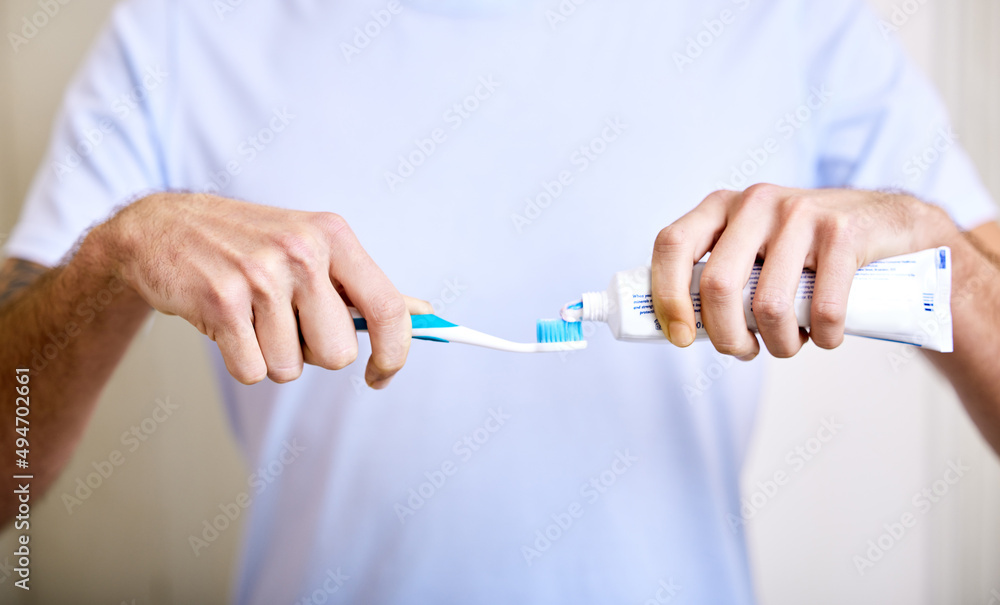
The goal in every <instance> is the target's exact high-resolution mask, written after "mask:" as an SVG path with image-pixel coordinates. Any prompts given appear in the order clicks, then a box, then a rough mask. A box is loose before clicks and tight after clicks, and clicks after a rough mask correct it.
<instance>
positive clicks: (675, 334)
mask: <svg viewBox="0 0 1000 605" xmlns="http://www.w3.org/2000/svg"><path fill="white" fill-rule="evenodd" d="M667 338H669V339H670V342H672V343H674V344H675V345H677V346H678V347H686V346H688V345H689V344H691V341H693V340H694V336H693V335H692V334H691V328H689V327H688V325H687V324H686V323H684V322H683V321H672V322H670V325H668V326H667Z"/></svg>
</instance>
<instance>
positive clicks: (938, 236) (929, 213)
mask: <svg viewBox="0 0 1000 605" xmlns="http://www.w3.org/2000/svg"><path fill="white" fill-rule="evenodd" d="M911 216H912V217H913V223H912V225H913V236H914V242H913V249H914V250H913V251H914V252H917V251H920V250H927V249H929V248H937V247H939V246H954V245H955V244H956V243H957V242H958V241H959V240H961V239H962V230H961V229H959V228H958V226H957V225H956V224H955V222H954V221H952V220H951V217H950V216H948V213H947V212H946V211H945V210H944V209H943V208H941V207H940V206H935V205H934V204H928V203H927V202H923V201H921V200H918V199H916V198H913V210H912V214H911Z"/></svg>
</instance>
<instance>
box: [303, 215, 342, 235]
mask: <svg viewBox="0 0 1000 605" xmlns="http://www.w3.org/2000/svg"><path fill="white" fill-rule="evenodd" d="M311 220H312V222H313V224H314V225H316V227H318V228H319V229H320V231H322V232H323V233H324V234H325V235H326V236H327V237H331V238H338V237H342V236H343V235H344V234H346V233H350V232H351V228H350V226H349V225H348V224H347V221H346V220H345V219H344V217H342V216H340V215H339V214H336V213H334V212H316V213H313V215H312V217H311Z"/></svg>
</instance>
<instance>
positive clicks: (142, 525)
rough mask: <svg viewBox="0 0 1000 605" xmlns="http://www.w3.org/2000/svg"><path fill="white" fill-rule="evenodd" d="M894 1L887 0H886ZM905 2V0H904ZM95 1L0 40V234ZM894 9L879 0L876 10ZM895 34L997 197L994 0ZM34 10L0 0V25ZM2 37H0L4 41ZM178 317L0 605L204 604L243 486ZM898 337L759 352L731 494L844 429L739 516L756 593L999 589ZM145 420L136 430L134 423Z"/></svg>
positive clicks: (98, 423) (986, 462)
mask: <svg viewBox="0 0 1000 605" xmlns="http://www.w3.org/2000/svg"><path fill="white" fill-rule="evenodd" d="M897 1H898V2H899V4H900V5H901V4H902V0H897ZM911 1H913V0H911ZM111 4H112V2H110V1H109V0H86V2H84V0H76V1H74V2H70V3H69V4H68V5H67V6H66V7H65V8H64V9H63V10H62V12H60V14H59V15H57V16H56V18H54V19H53V20H52V22H51V23H50V24H49V25H48V26H46V27H45V28H44V29H43V30H42V31H41V32H40V34H39V35H38V36H37V37H36V38H35V39H33V40H32V41H31V43H30V44H29V45H28V46H26V47H24V48H22V50H21V52H20V53H18V54H17V55H14V53H13V52H11V51H10V48H9V46H4V47H3V48H0V133H2V139H3V141H4V143H5V144H4V145H2V146H0V234H5V233H6V232H8V231H9V229H10V226H11V225H12V224H13V222H14V221H15V220H16V215H17V211H18V208H19V205H20V201H21V200H22V199H23V196H24V193H25V191H26V189H27V187H28V184H29V181H30V178H31V176H32V174H33V172H34V170H35V167H36V166H37V164H38V162H39V161H40V157H41V154H42V152H43V150H44V147H45V144H46V138H47V133H48V129H49V125H50V121H51V118H52V115H53V113H54V111H55V109H56V106H57V103H58V100H59V98H60V95H61V91H62V89H63V87H64V86H65V83H66V81H67V79H68V78H69V76H70V74H71V73H72V70H73V68H74V67H75V65H76V63H77V61H78V60H79V58H80V57H81V55H82V53H83V52H84V50H85V49H86V47H87V46H88V44H89V41H90V39H91V37H92V36H93V35H94V33H95V31H96V29H97V27H98V26H99V24H100V23H101V21H102V20H103V19H104V17H105V16H106V14H107V12H108V10H109V8H110V6H111ZM893 4H894V2H892V1H890V0H879V1H878V2H876V5H877V6H878V7H879V8H880V9H881V10H885V11H890V10H891V9H892V7H893ZM918 4H920V5H921V6H922V8H921V9H920V11H919V12H918V13H917V15H916V16H914V17H913V18H912V19H911V20H910V22H909V23H907V25H906V26H905V27H904V28H903V29H902V31H901V32H900V35H901V36H902V37H903V39H904V41H905V42H906V43H907V44H908V46H909V47H910V49H911V51H912V53H913V54H914V56H915V57H917V59H918V60H919V61H920V62H921V64H923V65H924V66H926V68H927V70H928V71H929V73H932V74H933V75H934V77H935V78H936V80H937V81H938V82H939V84H940V85H941V86H942V87H943V90H944V93H945V96H946V98H947V100H948V102H949V103H950V105H951V107H952V111H953V112H954V113H955V115H956V116H957V123H958V130H959V133H960V135H961V138H962V141H963V143H964V144H965V145H966V146H967V148H968V149H970V151H971V152H972V153H973V156H974V159H975V160H976V161H977V163H978V165H979V166H980V169H981V170H984V171H985V174H986V175H987V180H988V182H989V183H990V185H991V187H992V189H993V191H994V193H1000V173H998V172H996V171H989V170H988V168H990V167H991V166H997V165H1000V157H998V156H1000V149H998V145H1000V94H998V85H997V76H998V75H1000V41H998V38H997V37H996V36H995V32H996V31H1000V5H998V4H997V3H996V2H995V0H947V2H945V0H926V1H925V2H923V3H918ZM35 10H37V9H36V6H35V2H34V1H33V0H0V32H3V33H4V34H6V32H8V31H10V30H12V29H13V27H14V25H15V24H16V23H17V22H19V21H20V19H21V18H22V17H24V16H26V15H30V14H32V13H33V12H34V11H35ZM4 42H5V41H4ZM199 342H200V341H199V337H198V335H197V333H196V331H195V330H193V329H191V328H190V327H189V326H187V325H186V324H184V322H182V321H179V320H177V319H175V318H167V317H163V316H158V317H156V318H155V321H154V322H153V324H152V326H151V327H150V329H149V331H148V332H145V333H144V334H143V335H142V336H141V337H140V338H139V339H138V341H137V342H136V344H135V345H134V347H133V348H132V350H131V352H130V354H129V356H128V358H127V360H126V362H125V363H124V364H123V365H122V367H121V368H119V371H118V372H117V373H116V375H115V377H114V379H113V381H112V384H111V386H110V387H109V388H108V390H107V392H106V394H105V396H104V397H103V399H102V401H101V404H100V406H99V408H98V411H97V413H96V415H95V417H94V419H93V421H92V423H91V428H90V430H89V431H88V433H87V436H86V438H85V440H84V443H83V444H82V445H81V447H80V449H79V451H78V452H77V455H76V457H75V458H74V460H73V462H72V464H71V465H70V467H69V468H68V469H67V470H66V472H65V474H64V476H63V477H62V479H61V480H60V481H59V483H58V484H57V485H56V486H55V487H54V488H53V490H52V493H51V494H50V496H49V497H48V498H47V499H46V500H45V501H44V502H42V503H40V504H37V505H36V507H35V508H33V515H32V525H33V532H32V539H33V542H32V544H33V547H34V548H33V559H32V561H33V563H32V567H33V570H34V574H33V580H32V582H33V590H32V591H31V593H30V595H29V594H26V593H23V592H22V591H19V590H13V589H12V583H13V580H12V579H11V578H8V577H6V576H5V574H4V572H3V566H4V563H5V559H4V557H6V556H7V553H10V552H11V550H13V543H12V538H13V536H12V535H11V533H10V532H7V533H6V534H3V535H0V600H2V601H3V602H4V603H15V604H17V603H55V602H72V603H121V602H123V601H124V602H128V603H132V602H133V601H134V602H135V603H137V604H141V603H214V602H224V601H225V600H226V598H227V596H228V594H229V586H230V584H231V574H232V570H233V565H234V557H235V554H236V551H237V547H238V541H239V535H238V534H239V529H238V528H237V527H233V528H230V529H229V530H227V531H226V532H224V533H223V535H222V536H221V537H220V538H219V540H218V541H217V542H215V543H213V544H212V545H211V547H210V548H209V549H208V550H206V551H204V552H203V553H202V554H201V556H199V557H197V558H196V557H194V556H193V554H192V552H191V550H190V548H189V547H188V544H187V540H186V537H187V536H188V535H189V534H191V533H193V532H195V531H197V529H198V527H199V525H200V524H201V522H202V521H203V520H204V519H206V518H209V517H210V516H212V515H214V514H215V513H216V512H217V509H216V507H217V506H218V505H219V504H220V503H224V502H230V501H232V500H233V499H234V498H235V496H236V495H237V494H238V493H239V492H241V491H242V490H243V489H244V488H245V484H246V474H247V471H246V469H244V468H243V466H242V465H241V463H240V460H239V458H238V456H237V454H236V452H235V449H234V447H233V444H232V439H231V437H230V435H229V433H228V431H227V429H226V427H225V423H224V419H223V416H222V411H221V407H220V405H219V401H218V392H217V389H216V388H215V386H214V385H213V384H212V382H211V380H210V377H209V373H208V370H207V367H206V357H205V355H204V351H203V350H202V349H201V347H200V346H199ZM900 353H901V351H900V350H899V349H886V348H885V346H884V345H878V344H872V343H866V342H860V341H851V342H850V344H849V345H848V346H847V347H845V348H844V349H842V350H840V351H837V352H834V353H825V352H819V351H816V350H811V351H809V352H808V353H807V354H806V355H803V356H802V357H800V358H798V359H795V360H791V361H787V362H781V363H777V362H772V363H771V372H770V376H769V381H768V387H767V388H768V391H767V397H766V399H765V401H766V403H765V405H764V408H763V410H762V412H761V417H760V420H759V427H758V428H759V430H758V432H757V436H756V439H755V443H754V446H753V449H752V454H751V459H750V461H749V464H748V467H747V469H746V472H745V477H744V483H745V491H746V492H747V494H751V493H752V492H753V491H754V490H755V489H757V488H756V487H755V484H756V482H757V481H761V480H764V479H766V478H767V477H769V476H771V475H773V473H774V472H775V471H776V470H781V469H783V468H784V467H785V466H786V462H785V460H784V457H785V453H786V452H787V451H788V450H789V449H790V448H792V447H794V446H795V445H798V444H802V443H804V442H805V441H806V440H807V439H808V438H809V437H810V436H811V435H813V434H815V432H816V430H817V429H818V428H819V426H820V425H821V422H822V419H823V418H825V417H830V416H832V417H834V418H835V419H836V421H837V422H838V423H840V424H842V425H843V426H844V429H843V431H842V432H840V433H839V434H838V435H837V437H836V438H835V439H833V440H831V441H830V442H829V443H828V444H826V445H825V446H824V449H823V450H822V451H821V452H820V453H819V454H817V456H816V457H815V458H814V460H812V461H810V463H809V464H807V465H806V466H805V467H803V469H802V470H801V472H798V473H796V474H795V475H794V477H793V479H794V480H793V481H792V482H791V483H789V484H788V485H787V486H785V487H783V488H782V490H781V491H780V492H779V493H778V494H777V495H776V496H775V497H774V498H773V499H771V500H770V501H769V502H768V503H767V505H766V506H765V507H763V508H762V509H761V511H760V513H759V514H758V515H757V516H756V517H755V518H754V519H752V520H751V521H750V523H749V524H748V527H747V531H748V533H749V536H750V538H751V552H752V556H753V564H754V568H755V575H756V578H757V583H758V591H759V593H760V596H761V600H762V602H763V603H773V604H785V603H787V604H789V605H792V604H798V603H803V602H813V603H831V604H832V603H846V602H850V603H902V602H906V603H944V602H949V603H976V604H978V603H983V604H985V603H987V602H988V601H989V591H990V590H991V589H992V588H998V589H1000V512H998V511H1000V487H998V486H1000V467H998V465H997V462H996V458H995V457H994V456H992V454H989V453H988V452H987V451H986V450H985V448H984V447H983V445H982V442H981V440H980V439H979V438H978V436H977V435H976V434H975V432H974V430H973V429H972V428H971V427H970V426H969V424H968V422H967V420H966V419H965V417H964V415H963V414H962V413H961V411H960V408H959V406H958V404H957V403H956V402H955V401H954V399H953V396H952V395H951V394H950V392H949V389H948V388H947V386H946V385H943V384H942V383H941V381H940V380H938V379H936V378H935V377H934V376H933V374H932V372H931V370H930V369H929V368H928V367H927V366H926V365H925V364H923V363H922V362H920V361H915V362H913V363H908V364H905V366H904V367H902V368H901V369H900V370H899V371H896V370H894V369H893V367H892V363H891V362H892V358H891V357H890V355H892V354H900ZM166 398H169V399H170V402H171V403H174V404H177V405H178V407H179V409H178V410H177V411H176V412H175V413H174V414H173V415H172V416H171V417H170V418H169V419H168V420H167V421H166V422H164V423H162V424H160V425H157V429H156V431H155V433H153V434H152V435H151V436H150V438H149V440H148V441H146V442H145V443H143V444H142V446H141V447H140V448H139V449H138V450H136V451H135V452H127V451H126V450H127V448H126V447H125V446H124V445H123V444H122V443H121V441H120V436H121V434H122V432H123V431H126V430H128V429H129V427H131V426H133V425H137V424H140V423H141V422H142V421H143V419H146V418H148V417H149V416H150V414H151V413H152V410H153V408H154V407H155V405H156V403H155V402H156V400H157V399H161V400H163V399H166ZM147 425H148V423H147ZM114 449H118V450H122V451H124V452H125V454H124V455H125V458H126V463H125V464H124V465H123V466H121V467H119V468H117V469H116V470H115V472H114V474H113V475H112V476H111V477H110V478H108V479H107V480H105V481H104V482H103V484H102V485H101V486H100V487H99V488H98V489H97V490H95V492H94V494H93V495H92V496H91V497H90V498H88V499H87V500H86V501H84V502H82V504H81V505H80V506H79V507H78V508H76V509H74V511H73V513H72V514H68V513H67V510H66V507H65V506H64V504H63V502H62V501H61V495H62V494H64V493H70V494H72V492H73V491H74V489H75V487H76V485H75V484H76V480H77V478H82V477H85V476H86V475H87V474H88V473H89V472H91V471H92V470H93V469H92V464H93V463H99V462H100V461H102V460H105V459H107V457H108V454H109V452H111V451H112V450H114ZM956 457H961V458H962V460H963V461H964V462H966V463H967V464H969V465H970V466H971V467H972V468H973V470H972V471H971V472H970V474H969V475H968V476H967V477H966V478H964V479H963V480H962V482H961V483H960V484H959V485H958V486H956V488H955V489H954V490H953V491H952V492H951V493H949V495H948V496H947V498H945V499H942V502H941V503H940V505H936V506H935V507H934V508H933V509H932V511H931V512H930V513H928V514H927V515H926V516H924V517H922V518H921V520H920V523H919V524H918V525H917V526H916V527H915V528H914V529H913V530H912V532H910V533H908V534H907V535H906V537H905V538H904V539H903V540H901V541H900V543H899V544H898V545H897V546H895V547H893V549H892V551H890V552H889V553H887V555H886V557H885V558H884V560H883V561H881V562H880V563H879V564H878V565H877V566H876V567H875V568H874V569H873V570H871V572H870V573H867V574H866V575H865V576H864V577H860V576H859V575H858V573H857V572H856V571H855V569H854V565H853V564H852V560H851V559H852V556H853V555H854V554H857V553H859V552H861V551H862V550H863V549H864V547H865V542H866V541H867V540H869V539H874V538H877V537H878V534H879V533H880V532H881V531H882V530H881V525H882V524H883V523H886V522H891V521H893V518H894V516H895V517H896V518H898V515H899V514H900V513H901V512H903V511H904V510H905V509H906V508H907V507H908V506H909V501H910V496H911V495H912V493H913V492H914V491H916V490H918V489H920V488H921V487H924V486H926V485H929V484H930V483H931V482H933V480H934V479H936V478H937V477H938V476H939V475H940V474H941V473H942V472H943V470H944V468H943V467H942V465H943V464H945V462H946V461H947V460H948V459H953V458H956Z"/></svg>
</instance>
